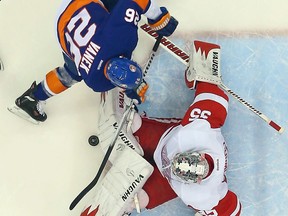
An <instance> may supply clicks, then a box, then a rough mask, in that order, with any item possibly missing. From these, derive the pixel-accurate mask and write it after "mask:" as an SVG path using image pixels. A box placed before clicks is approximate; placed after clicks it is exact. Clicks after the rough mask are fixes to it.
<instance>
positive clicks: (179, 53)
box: [140, 24, 284, 134]
mask: <svg viewBox="0 0 288 216" xmlns="http://www.w3.org/2000/svg"><path fill="white" fill-rule="evenodd" d="M140 28H141V29H142V30H143V31H144V32H146V33H147V34H148V35H150V36H151V37H152V38H157V37H158V34H157V33H156V32H155V31H153V30H152V29H151V27H150V26H149V25H147V24H143V25H141V26H140ZM161 45H162V47H163V48H164V49H165V50H166V51H168V52H169V53H170V54H172V55H173V56H175V57H176V58H177V59H178V60H179V61H181V62H182V63H183V64H184V65H187V64H188V62H189V55H188V54H187V53H186V52H185V51H183V50H182V49H181V48H179V47H178V46H177V45H175V44H174V43H172V42H171V41H170V40H169V39H167V38H166V37H163V38H162V40H161ZM219 86H220V88H222V89H223V90H224V91H225V92H227V93H228V94H230V95H231V96H232V97H234V98H235V99H236V100H237V101H238V102H240V103H241V104H242V105H244V106H245V107H246V108H248V109H249V110H250V111H252V112H253V113H254V114H256V115H257V116H258V117H260V118H261V119H262V120H264V121H265V122H266V123H268V125H270V126H271V127H272V128H274V129H275V130H276V131H278V132H279V133H280V134H281V133H283V131H284V128H283V127H281V126H280V125H278V124H276V123H275V122H274V121H272V120H271V119H270V118H268V117H267V116H266V115H264V114H263V113H262V112H260V111H259V110H257V109H256V108H255V107H253V106H252V105H251V104H250V103H249V102H247V101H246V100H244V99H243V98H241V97H240V96H239V95H238V94H236V93H235V92H234V91H232V90H231V89H230V88H228V87H227V86H226V85H224V84H223V83H221V84H220V85H219Z"/></svg>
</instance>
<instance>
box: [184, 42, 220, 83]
mask: <svg viewBox="0 0 288 216" xmlns="http://www.w3.org/2000/svg"><path fill="white" fill-rule="evenodd" d="M193 45H194V46H193V48H194V49H193V51H192V52H191V54H190V58H189V59H190V61H189V65H188V67H187V69H186V71H185V83H186V85H187V87H188V88H189V89H195V87H196V83H197V81H202V82H208V83H212V84H216V85H220V84H221V83H222V79H221V71H220V46H219V45H217V44H212V43H207V42H202V41H194V44H193Z"/></svg>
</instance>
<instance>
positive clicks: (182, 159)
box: [171, 151, 209, 183]
mask: <svg viewBox="0 0 288 216" xmlns="http://www.w3.org/2000/svg"><path fill="white" fill-rule="evenodd" d="M171 170H172V173H173V175H174V176H175V177H176V178H177V180H179V181H181V182H184V183H200V182H201V181H202V179H204V178H205V177H206V176H207V175H208V173H209V164H208V162H207V160H206V159H205V154H201V153H199V152H195V151H194V152H193V151H186V152H182V153H177V154H176V155H175V156H174V157H173V159H172V163H171Z"/></svg>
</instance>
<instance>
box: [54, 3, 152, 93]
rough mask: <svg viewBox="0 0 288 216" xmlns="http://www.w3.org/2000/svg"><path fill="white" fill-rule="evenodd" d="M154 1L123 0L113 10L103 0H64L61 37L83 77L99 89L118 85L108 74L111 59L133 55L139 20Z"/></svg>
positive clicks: (58, 26) (59, 34)
mask: <svg viewBox="0 0 288 216" xmlns="http://www.w3.org/2000/svg"><path fill="white" fill-rule="evenodd" d="M150 6H151V2H150V0H134V1H132V0H119V2H118V3H117V4H116V6H115V7H114V8H113V10H112V11H111V12H109V11H108V10H107V9H106V8H105V6H104V5H103V3H102V2H101V1H99V0H72V1H71V0H69V1H67V0H66V1H64V3H63V5H62V7H61V9H60V12H59V16H58V18H57V38H58V41H59V44H60V46H61V48H62V50H63V52H64V53H65V54H66V55H67V56H68V57H69V58H70V59H72V60H73V61H74V62H75V65H76V67H77V70H78V74H79V76H81V77H82V79H83V80H84V81H85V83H86V84H87V85H88V86H89V87H90V88H92V89H93V90H94V91H96V92H103V91H108V90H110V89H112V88H114V87H115V86H114V85H113V84H112V83H111V82H110V81H109V80H108V79H107V78H106V77H105V75H104V67H105V64H106V62H107V60H109V59H111V58H113V57H116V56H124V57H127V58H131V55H132V52H133V50H134V49H135V47H136V45H137V42H138V34H137V30H138V26H137V24H138V22H139V20H140V17H141V15H142V14H144V13H146V11H147V10H148V9H149V7H150Z"/></svg>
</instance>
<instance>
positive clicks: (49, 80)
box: [45, 69, 67, 95]
mask: <svg viewBox="0 0 288 216" xmlns="http://www.w3.org/2000/svg"><path fill="white" fill-rule="evenodd" d="M45 81H46V82H45V83H46V85H45V88H46V90H47V91H48V92H49V93H51V94H52V95H55V94H59V93H61V92H63V91H65V90H66V89H67V87H66V86H64V85H63V84H62V83H61V81H60V80H59V78H58V76H57V72H56V69H54V70H52V71H50V72H49V73H48V74H47V75H46V80H45Z"/></svg>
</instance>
